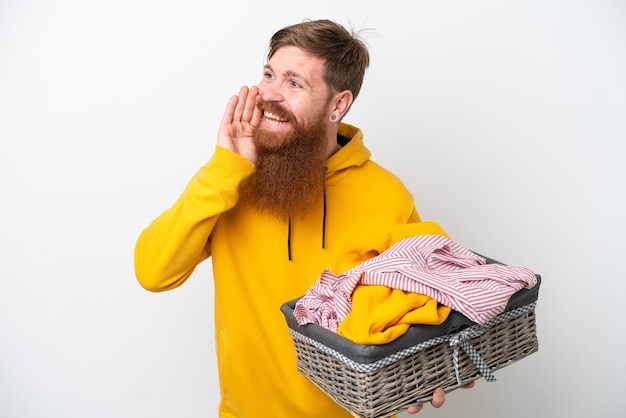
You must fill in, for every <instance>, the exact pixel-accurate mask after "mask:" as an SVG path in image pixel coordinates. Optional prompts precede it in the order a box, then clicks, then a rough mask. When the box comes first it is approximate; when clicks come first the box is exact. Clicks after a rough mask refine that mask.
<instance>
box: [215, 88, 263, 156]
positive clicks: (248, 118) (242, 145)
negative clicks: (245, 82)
mask: <svg viewBox="0 0 626 418" xmlns="http://www.w3.org/2000/svg"><path fill="white" fill-rule="evenodd" d="M259 100H260V96H259V88H258V87H256V86H253V87H250V88H248V87H247V86H243V87H242V88H241V89H240V90H239V95H237V96H232V97H231V98H230V100H229V101H228V104H227V105H226V110H225V111H224V117H223V118H222V122H221V123H220V127H219V129H218V132H217V145H219V146H221V147H223V148H226V149H229V150H231V151H234V152H236V153H237V154H239V155H241V156H243V157H245V158H247V159H249V160H250V161H252V162H255V161H256V148H255V147H254V143H253V141H252V136H253V134H254V130H255V129H256V127H257V126H258V125H259V123H260V121H261V110H260V109H259V108H257V106H256V104H257V102H258V101H259Z"/></svg>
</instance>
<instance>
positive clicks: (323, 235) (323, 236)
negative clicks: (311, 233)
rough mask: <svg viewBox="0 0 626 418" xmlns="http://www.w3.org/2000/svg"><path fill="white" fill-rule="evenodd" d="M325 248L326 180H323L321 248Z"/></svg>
mask: <svg viewBox="0 0 626 418" xmlns="http://www.w3.org/2000/svg"><path fill="white" fill-rule="evenodd" d="M324 248H326V182H324V216H323V218H322V249H324Z"/></svg>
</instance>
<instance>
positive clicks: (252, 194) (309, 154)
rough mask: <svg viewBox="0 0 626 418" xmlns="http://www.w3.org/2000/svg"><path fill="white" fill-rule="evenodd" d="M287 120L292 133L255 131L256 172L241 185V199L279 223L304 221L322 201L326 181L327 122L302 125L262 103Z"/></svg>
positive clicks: (260, 129) (319, 117)
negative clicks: (303, 218) (288, 220)
mask: <svg viewBox="0 0 626 418" xmlns="http://www.w3.org/2000/svg"><path fill="white" fill-rule="evenodd" d="M259 107H260V108H261V109H266V110H268V111H270V112H272V113H274V114H276V115H278V116H280V117H281V118H283V119H286V120H287V121H288V122H289V123H290V124H291V125H292V126H293V129H292V130H291V131H289V132H286V133H281V134H275V133H272V132H268V131H266V130H264V129H262V128H261V127H260V126H259V128H257V130H256V131H255V135H254V143H255V145H256V149H257V161H256V170H255V172H254V173H253V174H252V175H251V176H250V177H249V178H248V179H247V180H246V181H244V183H243V184H242V185H241V189H240V192H241V199H242V201H244V202H245V203H247V204H249V205H251V206H253V207H254V208H255V209H256V210H257V211H259V212H261V213H265V214H269V215H271V216H273V217H275V218H277V219H280V220H287V219H290V218H301V217H304V216H305V215H306V214H307V213H308V211H309V210H310V208H311V207H312V206H313V205H314V204H315V203H316V202H318V201H319V199H320V198H321V197H322V195H323V192H324V183H325V179H326V146H327V143H326V141H327V140H326V138H327V136H326V123H325V122H326V121H325V118H323V117H322V116H321V114H320V115H318V117H317V118H314V119H313V122H311V123H307V124H300V123H298V122H297V120H296V118H295V117H294V116H293V114H291V113H290V112H288V111H286V110H284V109H282V108H281V107H280V106H278V105H275V104H272V103H265V102H261V103H259Z"/></svg>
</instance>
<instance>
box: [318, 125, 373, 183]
mask: <svg viewBox="0 0 626 418" xmlns="http://www.w3.org/2000/svg"><path fill="white" fill-rule="evenodd" d="M337 142H338V143H339V144H340V145H341V146H342V148H341V149H340V150H339V151H337V152H336V153H334V154H333V155H331V156H330V157H329V158H328V160H327V162H326V170H327V171H326V184H327V185H333V184H335V183H336V182H338V181H340V180H341V178H343V176H345V175H347V173H348V172H349V171H350V170H346V169H347V168H350V167H355V166H360V165H362V164H364V163H365V162H367V161H368V160H369V158H370V157H371V155H372V153H371V152H370V150H369V149H367V148H366V147H365V144H364V143H363V132H362V131H361V130H360V129H359V128H357V127H355V126H352V125H348V124H347V123H342V124H340V125H339V130H338V131H337Z"/></svg>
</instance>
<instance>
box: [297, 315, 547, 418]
mask: <svg viewBox="0 0 626 418" xmlns="http://www.w3.org/2000/svg"><path fill="white" fill-rule="evenodd" d="M496 322H497V321H496ZM293 341H294V345H295V347H296V354H297V362H298V370H299V371H300V373H302V374H303V375H305V376H306V377H307V378H308V379H309V380H311V381H312V382H313V383H315V384H316V385H317V386H318V387H319V388H320V389H321V390H322V391H324V392H325V393H326V394H327V395H328V396H330V397H331V398H332V399H333V400H334V401H335V402H337V404H339V405H340V406H342V407H343V408H345V409H346V410H348V411H349V412H350V413H351V414H352V415H353V416H355V417H361V418H385V417H389V416H392V415H394V414H396V413H398V412H400V411H404V410H406V408H407V407H408V406H410V405H414V404H416V403H424V402H428V401H429V400H430V399H431V397H432V393H433V391H434V390H435V389H436V388H437V387H442V388H444V390H445V391H446V392H449V391H451V390H454V389H457V388H458V387H460V386H461V385H460V384H459V381H458V380H457V370H458V373H459V378H460V381H461V382H462V384H465V383H469V382H471V381H473V380H476V379H479V378H480V377H481V374H480V372H479V371H478V369H477V367H476V366H475V365H474V363H473V362H472V360H471V359H470V358H469V357H468V356H467V354H466V353H465V352H464V351H463V350H458V368H456V369H455V365H454V361H453V352H454V348H453V347H451V346H450V343H449V341H445V342H441V343H438V344H436V345H432V346H430V347H428V348H425V349H422V350H419V351H416V352H414V353H412V354H410V355H408V356H406V357H404V358H402V359H400V360H398V361H396V362H394V363H392V364H389V365H387V366H385V367H382V368H379V369H378V370H375V371H373V372H370V373H364V372H359V371H356V370H354V368H352V367H350V366H349V365H347V364H346V363H345V362H342V361H340V360H339V359H337V358H336V357H335V356H332V355H330V354H328V353H327V352H326V351H327V350H322V349H320V348H318V347H317V346H316V345H315V344H310V343H309V342H308V341H307V339H306V338H305V339H300V338H295V337H294V338H293ZM468 341H469V343H470V344H471V345H472V346H473V347H474V349H475V350H476V351H477V352H478V353H479V354H480V356H481V357H482V358H483V360H484V361H485V362H486V363H487V365H488V366H489V368H490V369H491V370H492V371H494V370H497V369H500V368H502V367H505V366H508V365H510V364H512V363H513V362H515V361H518V360H520V359H522V358H524V357H526V356H528V355H530V354H532V353H534V352H536V351H537V350H538V341H537V336H536V323H535V312H534V309H532V310H528V311H526V312H523V313H522V314H521V315H519V316H517V317H514V318H507V319H506V320H503V321H500V322H499V323H496V324H495V325H493V326H489V327H487V328H485V330H484V333H483V334H482V335H480V336H479V337H475V338H472V339H470V340H468Z"/></svg>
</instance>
